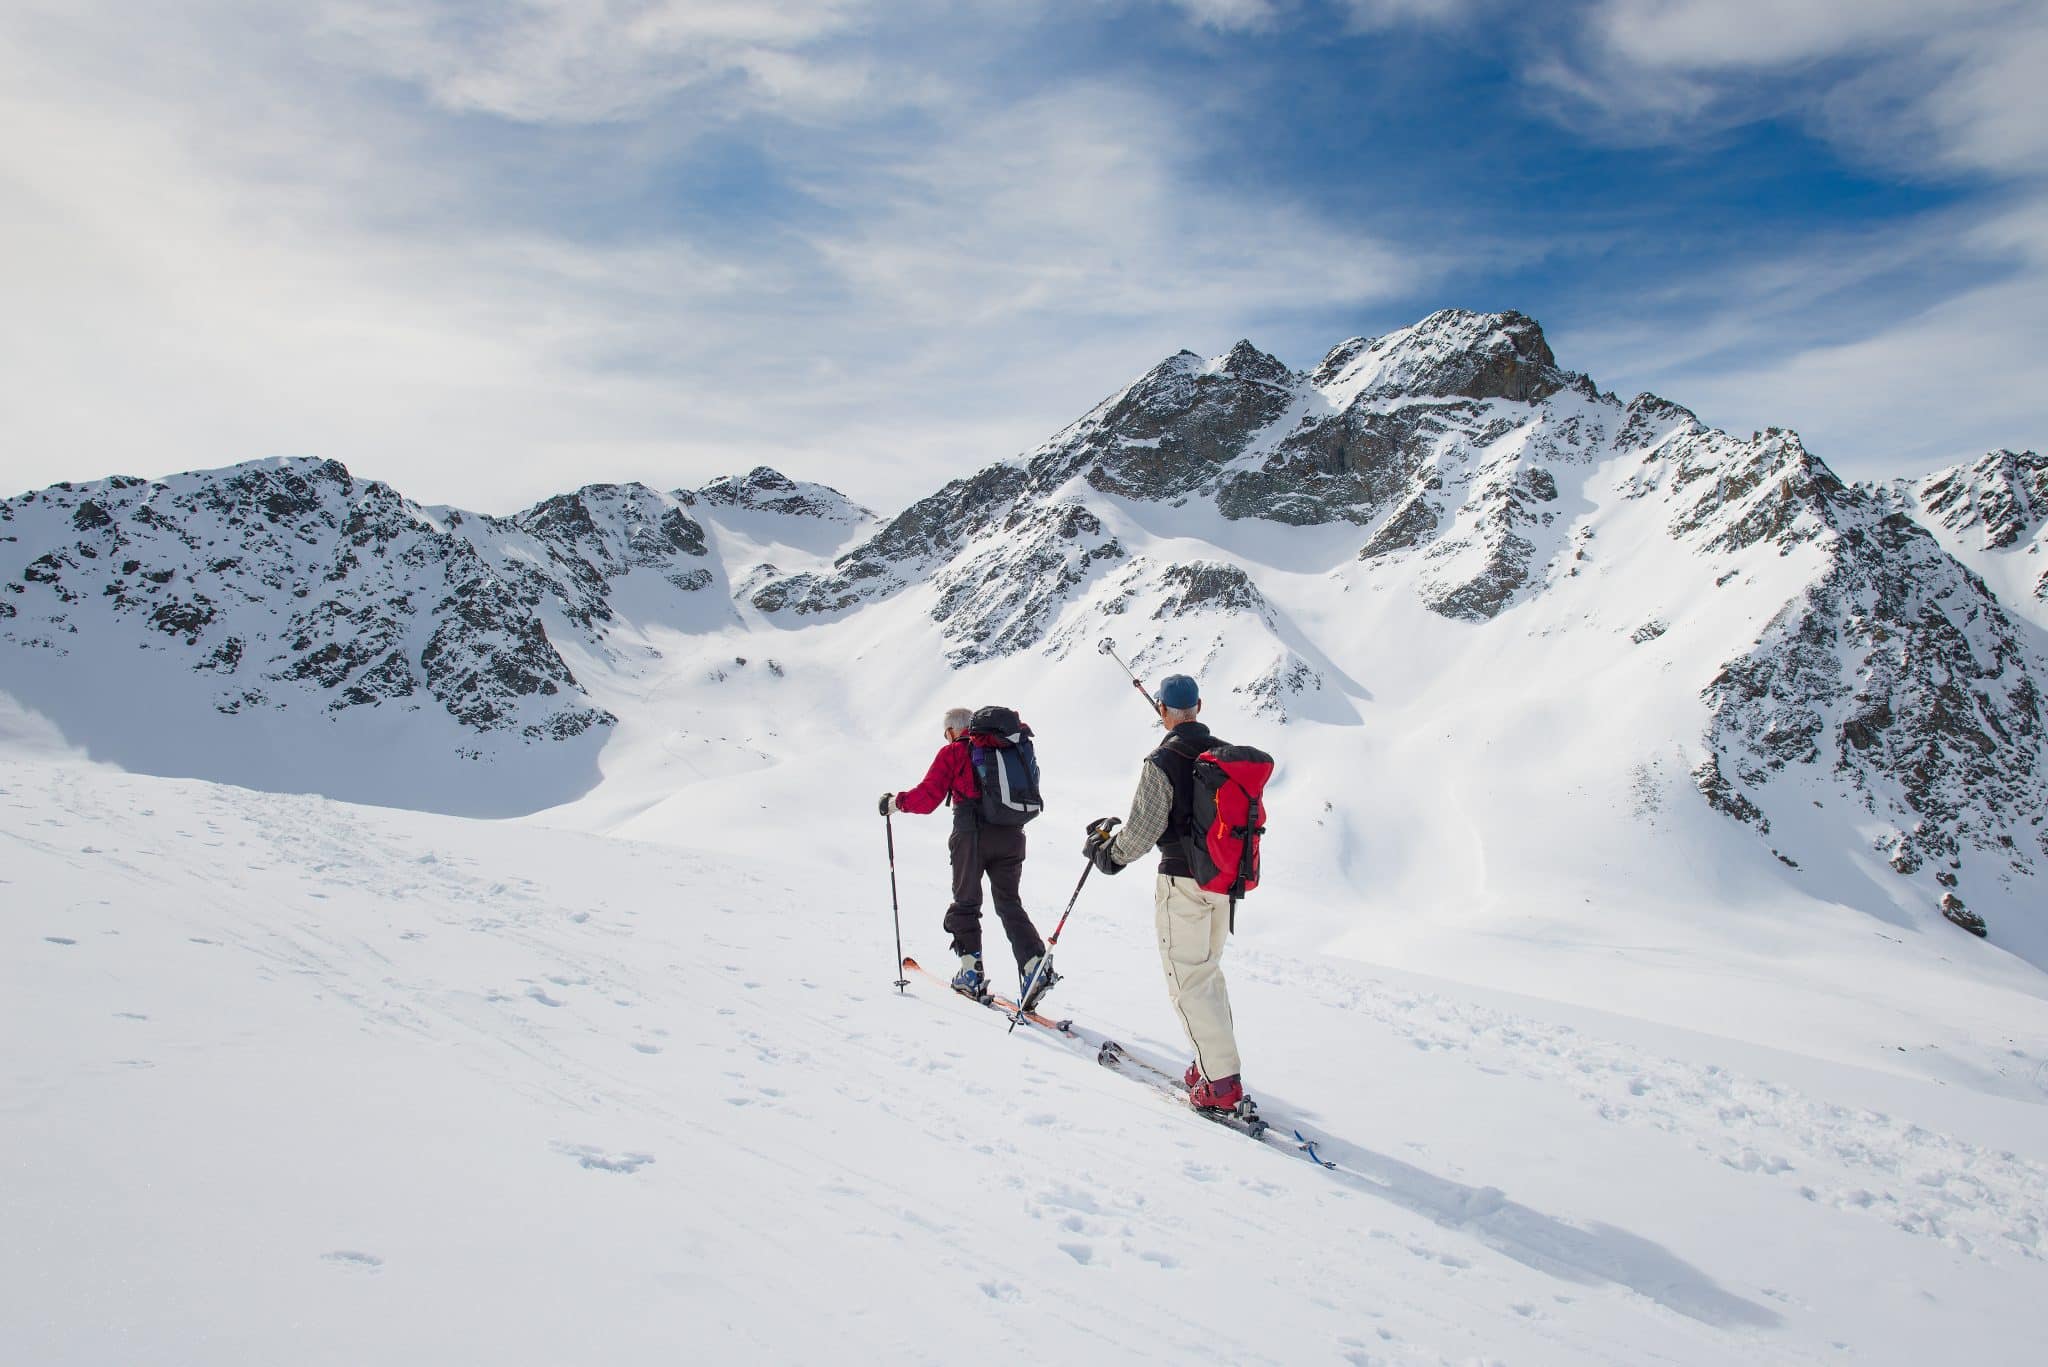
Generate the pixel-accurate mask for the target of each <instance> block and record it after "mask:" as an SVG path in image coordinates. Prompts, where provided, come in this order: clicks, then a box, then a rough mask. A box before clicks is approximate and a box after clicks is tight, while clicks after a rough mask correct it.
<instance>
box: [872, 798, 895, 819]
mask: <svg viewBox="0 0 2048 1367" xmlns="http://www.w3.org/2000/svg"><path fill="white" fill-rule="evenodd" d="M895 806H896V794H894V793H883V794H882V800H881V801H880V802H878V803H876V804H875V810H876V811H877V812H879V813H881V814H882V815H883V816H887V815H888V814H889V813H890V812H891V811H893V810H894V809H895Z"/></svg>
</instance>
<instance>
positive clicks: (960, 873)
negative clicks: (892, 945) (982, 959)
mask: <svg viewBox="0 0 2048 1367" xmlns="http://www.w3.org/2000/svg"><path fill="white" fill-rule="evenodd" d="M946 849H947V851H948V852H949V853H950V854H951V855H952V856H953V905H951V906H949V907H947V908H946V931H947V933H948V934H950V935H951V936H952V937H953V952H954V953H955V954H979V953H981V844H980V840H979V835H978V832H975V831H971V830H966V831H954V832H953V834H952V835H951V836H950V837H949V838H948V839H947V841H946Z"/></svg>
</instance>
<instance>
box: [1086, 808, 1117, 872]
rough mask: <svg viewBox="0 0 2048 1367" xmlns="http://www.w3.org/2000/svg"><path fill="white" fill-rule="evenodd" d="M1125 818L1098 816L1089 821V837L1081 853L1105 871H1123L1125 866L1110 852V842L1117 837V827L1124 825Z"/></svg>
mask: <svg viewBox="0 0 2048 1367" xmlns="http://www.w3.org/2000/svg"><path fill="white" fill-rule="evenodd" d="M1123 824H1124V823H1123V818H1121V817H1115V816H1105V817H1098V818H1097V819H1096V820H1094V821H1091V822H1089V823H1088V839H1087V840H1086V841H1084V842H1083V843H1082V845H1081V855H1082V857H1083V858H1084V859H1086V860H1087V861H1088V862H1089V863H1091V864H1093V865H1094V866H1095V867H1096V868H1098V869H1100V870H1101V871H1102V872H1104V873H1109V874H1115V873H1122V872H1123V871H1124V866H1123V865H1121V864H1119V863H1117V862H1116V856H1115V855H1113V854H1111V853H1110V849H1109V847H1110V843H1111V842H1112V841H1114V840H1115V839H1116V828H1117V827H1119V826H1121V825H1123Z"/></svg>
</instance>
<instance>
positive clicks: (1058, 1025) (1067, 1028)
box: [903, 956, 1074, 1036]
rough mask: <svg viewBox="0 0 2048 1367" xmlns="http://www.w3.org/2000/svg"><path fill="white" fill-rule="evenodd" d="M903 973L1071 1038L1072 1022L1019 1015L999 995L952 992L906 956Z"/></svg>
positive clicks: (1014, 1006)
mask: <svg viewBox="0 0 2048 1367" xmlns="http://www.w3.org/2000/svg"><path fill="white" fill-rule="evenodd" d="M903 971H904V972H905V973H916V974H918V975H920V976H921V977H923V978H924V979H925V980H926V981H927V982H929V983H931V984H932V985H933V986H935V987H943V988H945V989H946V990H947V991H948V992H952V993H953V995H954V996H956V997H958V998H960V999H961V1000H962V1001H973V1002H979V1003H980V1004H981V1005H983V1006H986V1007H987V1008H988V1009H989V1010H991V1011H1000V1012H1002V1013H1003V1015H1005V1016H1009V1017H1015V1018H1016V1019H1019V1020H1025V1021H1029V1022H1030V1023H1031V1024H1033V1025H1035V1026H1038V1027H1039V1028H1040V1029H1042V1030H1050V1031H1052V1032H1053V1033H1054V1034H1055V1035H1068V1036H1071V1035H1072V1034H1073V1033H1074V1023H1073V1022H1072V1021H1070V1020H1054V1019H1053V1018H1052V1017H1051V1016H1047V1015H1044V1014H1041V1013H1040V1012H1037V1011H1025V1012H1021V1013H1020V1012H1019V1011H1018V1009H1017V1003H1015V1002H1014V1001H1011V1000H1010V999H1009V998H1008V997H1005V996H1003V995H1001V994H1000V993H996V992H991V993H989V994H988V995H987V996H986V997H969V996H968V995H967V994H966V993H965V992H958V991H954V988H953V984H951V983H949V982H947V981H946V980H945V979H944V978H941V977H940V976H939V975H938V974H936V973H934V972H932V971H931V970H930V969H929V968H926V967H925V966H924V965H923V964H921V963H919V962H918V961H917V960H915V959H912V958H909V957H907V956H906V957H905V958H904V960H903Z"/></svg>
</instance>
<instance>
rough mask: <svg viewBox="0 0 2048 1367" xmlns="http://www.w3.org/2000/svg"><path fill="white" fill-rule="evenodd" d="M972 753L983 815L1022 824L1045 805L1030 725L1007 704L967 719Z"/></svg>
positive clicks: (993, 822)
mask: <svg viewBox="0 0 2048 1367" xmlns="http://www.w3.org/2000/svg"><path fill="white" fill-rule="evenodd" d="M967 738H968V746H969V749H968V752H967V753H968V758H969V759H970V760H971V761H972V762H973V765H974V786H975V787H976V788H977V789H978V790H980V793H981V819H982V820H983V821H986V822H987V823H989V824H990V825H991V826H1021V825H1023V824H1024V823H1025V822H1027V821H1029V820H1030V819H1031V818H1032V817H1034V816H1037V815H1038V814H1039V813H1040V812H1041V811H1044V810H1045V802H1044V800H1043V799H1042V798H1040V797H1039V795H1038V752H1037V751H1036V750H1034V749H1033V748H1032V746H1031V728H1030V727H1028V726H1026V725H1025V724H1024V722H1023V719H1022V718H1020V717H1018V715H1017V714H1016V713H1015V712H1013V711H1011V710H1010V709H1009V708H1007V707H984V708H982V709H981V710H980V711H979V712H976V713H975V714H974V715H973V716H972V717H971V718H969V719H968V722H967Z"/></svg>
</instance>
